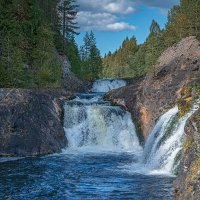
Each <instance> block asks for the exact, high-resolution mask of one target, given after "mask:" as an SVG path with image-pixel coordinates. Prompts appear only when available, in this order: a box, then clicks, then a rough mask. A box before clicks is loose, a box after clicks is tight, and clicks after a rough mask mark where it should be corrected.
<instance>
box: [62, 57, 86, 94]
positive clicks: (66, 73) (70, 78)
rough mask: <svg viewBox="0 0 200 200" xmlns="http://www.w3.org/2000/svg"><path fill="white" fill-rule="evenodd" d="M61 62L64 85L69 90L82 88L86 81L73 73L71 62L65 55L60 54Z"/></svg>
mask: <svg viewBox="0 0 200 200" xmlns="http://www.w3.org/2000/svg"><path fill="white" fill-rule="evenodd" d="M60 63H61V69H62V85H63V87H64V88H65V89H66V90H68V91H79V90H82V88H83V85H84V83H83V81H81V80H80V79H78V78H77V77H76V76H75V75H74V74H73V73H72V70H71V64H70V62H69V60H68V58H67V57H66V56H65V55H60Z"/></svg>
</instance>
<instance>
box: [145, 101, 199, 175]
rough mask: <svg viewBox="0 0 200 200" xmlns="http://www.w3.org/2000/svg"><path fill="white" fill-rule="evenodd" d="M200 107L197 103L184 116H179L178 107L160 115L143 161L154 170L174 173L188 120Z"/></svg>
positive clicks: (147, 143) (149, 168)
mask: <svg viewBox="0 0 200 200" xmlns="http://www.w3.org/2000/svg"><path fill="white" fill-rule="evenodd" d="M197 109H198V105H197V104H195V105H194V106H193V107H192V109H191V110H190V111H189V112H188V113H187V114H186V115H185V116H183V117H181V118H178V115H177V114H178V107H175V108H173V109H171V110H169V111H168V112H167V113H165V114H164V115H163V116H161V117H160V119H159V120H158V122H157V124H156V125H155V127H154V129H153V130H152V132H151V134H150V136H149V138H148V140H147V142H146V144H145V148H144V152H143V156H142V162H143V164H144V165H145V168H146V169H148V170H151V171H152V172H153V171H154V172H158V173H160V172H161V173H166V174H172V173H173V170H174V163H175V159H176V157H177V155H178V153H179V152H180V150H181V149H182V143H183V138H184V128H185V124H186V122H187V120H188V119H189V118H190V117H191V116H192V115H193V114H194V112H195V111H196V110H197Z"/></svg>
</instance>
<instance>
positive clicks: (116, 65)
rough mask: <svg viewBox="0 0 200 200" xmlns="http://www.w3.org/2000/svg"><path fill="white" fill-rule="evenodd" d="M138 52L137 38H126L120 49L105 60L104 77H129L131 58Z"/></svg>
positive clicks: (109, 54)
mask: <svg viewBox="0 0 200 200" xmlns="http://www.w3.org/2000/svg"><path fill="white" fill-rule="evenodd" d="M137 51H138V45H137V41H136V38H135V37H134V36H133V37H132V38H130V39H129V38H126V39H125V40H124V41H123V43H122V45H121V46H120V48H119V49H118V50H116V51H115V52H114V53H113V54H112V53H111V52H109V53H108V55H106V56H105V57H104V59H103V74H102V76H103V77H113V78H117V77H124V76H126V77H128V76H129V75H130V71H131V70H130V68H129V66H130V61H131V60H132V59H131V58H132V57H133V56H134V55H135V53H136V52H137Z"/></svg>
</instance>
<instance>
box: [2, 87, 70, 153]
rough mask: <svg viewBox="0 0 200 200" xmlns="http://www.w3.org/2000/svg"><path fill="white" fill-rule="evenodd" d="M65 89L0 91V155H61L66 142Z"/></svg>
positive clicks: (67, 93)
mask: <svg viewBox="0 0 200 200" xmlns="http://www.w3.org/2000/svg"><path fill="white" fill-rule="evenodd" d="M70 95H71V94H70V93H69V92H66V91H64V90H58V91H56V90H55V91H50V90H49V91H47V90H43V91H33V90H23V89H0V156H35V155H45V154H50V153H56V152H61V150H62V148H64V147H66V145H67V139H66V137H65V133H64V130H63V125H62V101H63V100H64V99H67V98H69V97H70Z"/></svg>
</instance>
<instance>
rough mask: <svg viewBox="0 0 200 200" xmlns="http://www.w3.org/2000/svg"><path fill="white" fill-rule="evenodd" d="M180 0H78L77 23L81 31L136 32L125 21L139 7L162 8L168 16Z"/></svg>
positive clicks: (133, 27) (162, 11)
mask: <svg viewBox="0 0 200 200" xmlns="http://www.w3.org/2000/svg"><path fill="white" fill-rule="evenodd" d="M178 2H179V0H168V1H163V0H151V1H150V0H78V1H77V3H78V4H79V5H80V8H79V10H80V12H79V13H78V16H77V22H78V24H79V26H80V30H81V31H90V30H102V31H123V30H130V31H134V30H135V26H134V25H132V24H129V23H127V22H125V21H124V18H125V17H124V16H126V15H130V14H131V13H134V12H135V11H136V10H137V7H138V6H139V5H146V6H149V7H157V8H160V10H161V13H164V14H166V13H167V11H168V9H169V8H170V7H171V6H172V5H174V4H177V3H178Z"/></svg>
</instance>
